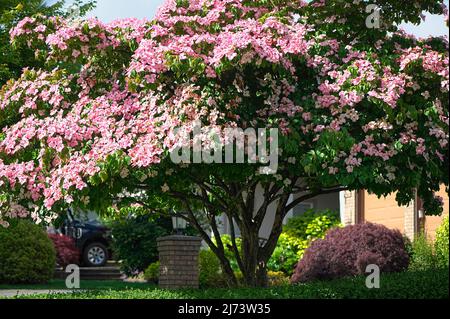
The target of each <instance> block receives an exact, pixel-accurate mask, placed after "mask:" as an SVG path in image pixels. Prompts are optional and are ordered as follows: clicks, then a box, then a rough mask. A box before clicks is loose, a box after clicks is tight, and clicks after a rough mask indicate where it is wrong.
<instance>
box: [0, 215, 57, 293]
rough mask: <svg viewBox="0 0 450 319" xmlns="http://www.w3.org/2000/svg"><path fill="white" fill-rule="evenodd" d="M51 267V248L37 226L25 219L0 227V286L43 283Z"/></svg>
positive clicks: (53, 261)
mask: <svg viewBox="0 0 450 319" xmlns="http://www.w3.org/2000/svg"><path fill="white" fill-rule="evenodd" d="M55 265H56V252H55V248H54V247H53V243H52V241H51V240H50V238H48V236H47V234H46V232H45V231H44V230H43V229H42V228H41V227H39V226H37V225H35V224H33V223H31V222H30V221H26V220H13V221H11V223H10V226H9V227H8V228H3V227H1V226H0V283H10V284H16V283H23V284H25V283H45V282H47V281H48V280H50V279H51V278H52V277H53V274H54V271H55Z"/></svg>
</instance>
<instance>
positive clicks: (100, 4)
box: [49, 0, 448, 37]
mask: <svg viewBox="0 0 450 319" xmlns="http://www.w3.org/2000/svg"><path fill="white" fill-rule="evenodd" d="M54 1H55V0H49V2H50V3H51V2H54ZM70 2H71V0H69V1H68V3H70ZM163 2H164V0H97V8H96V9H95V10H93V11H92V12H90V13H89V16H94V17H98V18H99V19H100V20H102V21H104V22H110V21H113V20H115V19H119V18H129V17H135V18H148V19H151V18H153V17H154V15H155V13H156V11H157V9H158V7H159V6H160V5H161V4H162V3H163ZM446 3H447V5H448V0H447V1H446ZM402 27H403V28H404V29H405V31H406V32H408V33H412V34H414V35H416V36H417V37H428V36H431V35H432V36H441V35H448V28H447V27H446V25H445V23H444V17H443V16H433V15H430V14H428V15H427V18H426V20H425V22H423V23H422V24H421V25H419V26H414V25H409V24H405V25H402Z"/></svg>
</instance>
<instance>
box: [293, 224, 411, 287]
mask: <svg viewBox="0 0 450 319" xmlns="http://www.w3.org/2000/svg"><path fill="white" fill-rule="evenodd" d="M369 264H376V265H378V266H379V267H380V271H381V272H382V273H383V272H399V271H403V270H405V269H406V268H407V267H408V264H409V255H408V253H407V251H406V247H405V243H404V240H403V237H402V234H401V233H400V232H399V231H398V230H391V229H388V228H387V227H385V226H382V225H377V224H371V223H366V224H358V225H352V226H347V227H344V228H335V229H332V230H330V231H329V232H328V233H327V235H326V236H325V238H324V239H318V240H316V241H314V242H313V243H312V244H311V246H310V247H309V248H308V249H307V250H306V251H305V254H304V256H303V258H302V259H301V260H300V262H299V263H298V264H297V267H296V269H295V272H294V275H293V276H292V278H291V282H292V283H298V282H307V281H313V280H324V279H334V278H340V277H346V276H354V275H361V274H364V273H365V270H366V267H367V265H369Z"/></svg>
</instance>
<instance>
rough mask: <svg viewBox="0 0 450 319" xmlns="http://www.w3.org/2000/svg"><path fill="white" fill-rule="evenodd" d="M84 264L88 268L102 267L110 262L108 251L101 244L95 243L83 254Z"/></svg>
mask: <svg viewBox="0 0 450 319" xmlns="http://www.w3.org/2000/svg"><path fill="white" fill-rule="evenodd" d="M83 261H84V264H85V265H86V266H88V267H102V266H104V265H105V264H106V262H107V261H108V249H107V248H106V246H105V245H103V244H101V243H93V244H90V245H88V246H87V247H86V249H85V250H84V253H83Z"/></svg>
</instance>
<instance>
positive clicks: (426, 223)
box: [342, 186, 449, 239]
mask: <svg viewBox="0 0 450 319" xmlns="http://www.w3.org/2000/svg"><path fill="white" fill-rule="evenodd" d="M437 195H439V196H441V197H442V198H443V199H444V213H443V214H442V216H424V217H423V218H420V216H419V210H420V209H421V207H420V201H418V200H417V199H416V200H415V201H412V202H411V203H410V204H409V205H408V206H399V205H398V204H397V201H396V200H395V194H393V195H390V196H387V197H382V198H378V197H377V196H376V195H372V194H369V193H368V192H367V191H362V192H346V195H345V196H344V201H345V202H344V207H345V211H344V212H343V214H342V216H343V224H344V225H350V224H356V223H358V222H371V223H376V224H382V225H385V226H386V227H388V228H391V229H397V230H399V231H400V232H401V233H403V234H404V235H406V236H407V237H408V238H410V239H414V238H415V237H416V235H417V234H418V232H419V231H420V230H423V231H424V232H425V233H426V235H427V236H428V237H429V238H430V239H434V238H435V237H436V230H437V228H438V227H439V226H440V224H441V223H442V220H443V219H444V217H445V216H448V214H449V197H448V194H447V192H446V191H445V186H442V187H441V189H440V191H439V193H438V194H437Z"/></svg>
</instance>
